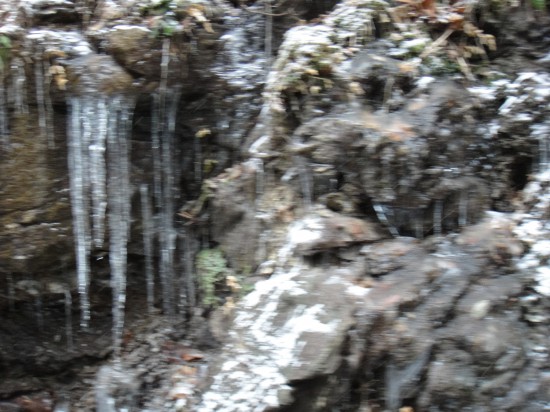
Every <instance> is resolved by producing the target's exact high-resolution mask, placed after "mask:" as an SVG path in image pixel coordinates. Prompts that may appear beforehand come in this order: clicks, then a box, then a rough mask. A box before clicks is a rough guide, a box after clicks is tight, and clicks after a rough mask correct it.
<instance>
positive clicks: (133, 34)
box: [105, 25, 161, 78]
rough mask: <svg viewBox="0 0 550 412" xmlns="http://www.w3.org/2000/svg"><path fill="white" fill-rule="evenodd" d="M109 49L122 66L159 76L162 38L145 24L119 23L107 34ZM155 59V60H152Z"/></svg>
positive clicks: (137, 71) (135, 71) (151, 75)
mask: <svg viewBox="0 0 550 412" xmlns="http://www.w3.org/2000/svg"><path fill="white" fill-rule="evenodd" d="M105 37H106V39H107V50H108V51H109V54H111V55H112V56H113V57H114V58H115V59H116V60H117V61H118V62H119V64H120V65H121V66H122V67H125V68H126V69H127V70H129V71H131V72H134V73H137V74H140V75H142V76H148V77H153V78H154V77H156V76H158V71H159V70H158V68H159V67H160V60H161V58H160V52H159V49H160V40H159V39H155V38H154V37H153V33H152V32H151V30H150V29H148V28H147V27H143V26H137V25H136V26H131V25H118V26H114V27H113V28H112V29H110V30H109V32H108V34H107V35H106V36H105ZM151 60H153V61H151Z"/></svg>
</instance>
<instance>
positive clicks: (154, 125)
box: [151, 93, 162, 209]
mask: <svg viewBox="0 0 550 412" xmlns="http://www.w3.org/2000/svg"><path fill="white" fill-rule="evenodd" d="M151 111H152V113H151V149H152V152H153V198H154V200H155V203H154V204H155V207H156V208H157V209H160V208H161V207H162V202H161V199H162V172H161V166H160V165H161V158H160V130H159V127H160V126H159V122H160V98H159V93H154V94H153V106H152V109H151Z"/></svg>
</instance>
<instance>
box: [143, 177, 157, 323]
mask: <svg viewBox="0 0 550 412" xmlns="http://www.w3.org/2000/svg"><path fill="white" fill-rule="evenodd" d="M139 192H140V196H141V220H142V222H143V252H144V254H145V279H146V280H145V281H146V282H147V311H148V312H149V313H152V312H153V310H154V300H155V278H154V273H153V237H154V227H153V212H152V210H151V203H150V202H149V188H148V186H147V185H146V184H142V185H141V186H140V187H139Z"/></svg>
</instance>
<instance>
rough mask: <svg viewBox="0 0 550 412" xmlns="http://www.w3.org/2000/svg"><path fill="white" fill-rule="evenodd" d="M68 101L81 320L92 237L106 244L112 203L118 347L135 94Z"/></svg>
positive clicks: (84, 322) (86, 311) (84, 319)
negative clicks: (106, 220)
mask: <svg viewBox="0 0 550 412" xmlns="http://www.w3.org/2000/svg"><path fill="white" fill-rule="evenodd" d="M70 106H71V117H70V119H71V120H70V124H69V174H70V186H71V204H72V211H73V227H74V237H75V246H76V257H77V282H78V292H79V297H80V308H81V321H80V324H81V326H82V327H83V328H86V327H88V325H89V321H90V301H89V284H90V265H89V259H90V253H91V249H92V239H93V244H94V246H95V247H101V246H102V244H103V237H104V226H105V223H104V222H105V210H106V208H107V205H109V229H110V230H109V235H110V242H109V247H110V250H109V258H110V263H111V284H112V289H113V323H114V324H113V339H114V343H115V348H118V347H119V344H120V341H121V336H122V329H123V327H124V307H125V302H126V255H127V252H126V244H127V242H128V234H129V231H130V161H129V151H130V148H129V139H128V132H129V128H130V123H131V112H132V108H133V100H132V99H131V98H128V97H124V96H114V97H113V96H100V97H90V96H88V95H85V96H75V97H72V98H71V100H70ZM106 152H107V154H108V164H109V167H108V170H107V168H106V164H107V162H106V159H105V153H106ZM107 187H108V189H106V188H107ZM92 223H93V224H92ZM92 234H93V237H92Z"/></svg>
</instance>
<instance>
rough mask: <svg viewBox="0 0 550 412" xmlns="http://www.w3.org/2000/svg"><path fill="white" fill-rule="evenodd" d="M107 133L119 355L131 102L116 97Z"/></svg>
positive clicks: (115, 330) (115, 340)
mask: <svg viewBox="0 0 550 412" xmlns="http://www.w3.org/2000/svg"><path fill="white" fill-rule="evenodd" d="M109 108H110V110H109V111H110V116H109V123H108V133H107V153H108V158H109V162H108V165H109V177H108V179H109V183H108V186H107V188H108V199H109V262H110V265H111V287H112V294H113V308H112V311H113V346H114V350H115V354H116V355H117V356H118V355H119V354H120V349H121V345H122V334H123V330H124V311H125V308H126V283H127V280H126V266H127V262H126V260H127V244H128V235H129V230H130V180H129V175H130V172H129V166H130V163H129V143H128V133H127V132H128V122H129V104H128V102H126V101H125V99H123V98H122V97H117V98H116V99H114V100H113V101H112V102H111V103H110V104H109Z"/></svg>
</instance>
